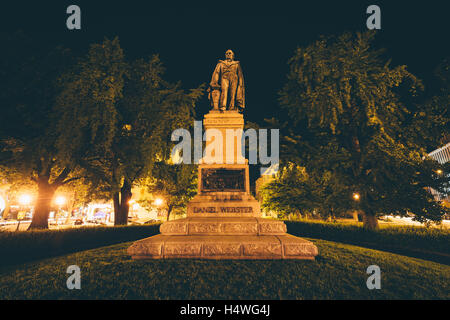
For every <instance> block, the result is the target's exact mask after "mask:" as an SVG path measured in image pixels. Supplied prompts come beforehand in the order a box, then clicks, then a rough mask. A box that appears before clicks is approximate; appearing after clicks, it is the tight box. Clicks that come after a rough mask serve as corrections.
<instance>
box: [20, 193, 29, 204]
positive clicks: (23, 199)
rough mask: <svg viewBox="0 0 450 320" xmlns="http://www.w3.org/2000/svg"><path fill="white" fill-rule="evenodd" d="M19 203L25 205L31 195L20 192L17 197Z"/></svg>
mask: <svg viewBox="0 0 450 320" xmlns="http://www.w3.org/2000/svg"><path fill="white" fill-rule="evenodd" d="M19 203H20V204H21V205H23V206H27V205H29V204H30V203H31V196H30V195H29V194H22V195H21V196H20V197H19Z"/></svg>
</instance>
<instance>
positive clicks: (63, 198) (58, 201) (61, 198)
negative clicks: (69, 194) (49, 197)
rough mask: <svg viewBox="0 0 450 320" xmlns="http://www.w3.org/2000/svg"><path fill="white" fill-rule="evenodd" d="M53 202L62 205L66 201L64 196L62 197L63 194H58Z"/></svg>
mask: <svg viewBox="0 0 450 320" xmlns="http://www.w3.org/2000/svg"><path fill="white" fill-rule="evenodd" d="M55 203H56V204H57V205H58V206H62V205H64V204H65V203H66V197H63V196H58V197H56V199H55Z"/></svg>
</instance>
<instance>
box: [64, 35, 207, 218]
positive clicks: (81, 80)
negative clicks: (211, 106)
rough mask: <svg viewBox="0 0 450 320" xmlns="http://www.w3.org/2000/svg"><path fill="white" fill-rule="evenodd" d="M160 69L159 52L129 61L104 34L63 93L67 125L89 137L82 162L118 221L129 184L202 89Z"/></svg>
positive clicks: (184, 123)
mask: <svg viewBox="0 0 450 320" xmlns="http://www.w3.org/2000/svg"><path fill="white" fill-rule="evenodd" d="M163 72H164V68H163V67H162V64H161V62H160V60H159V58H158V56H156V55H154V56H152V57H150V58H149V59H147V60H144V59H138V60H136V61H131V62H129V61H127V60H126V59H125V56H124V53H123V50H122V48H121V47H120V43H119V40H118V39H117V38H115V39H113V40H108V39H105V41H104V42H103V43H102V44H94V45H92V46H91V48H90V50H89V53H88V55H87V56H86V57H85V58H84V59H82V60H81V62H80V63H79V64H78V65H77V68H76V69H75V71H74V72H73V73H71V74H70V79H71V81H70V82H69V85H68V86H67V87H66V90H65V92H64V94H63V95H62V97H63V99H62V100H63V101H65V104H66V105H67V106H68V108H70V112H67V113H66V117H69V118H71V119H74V120H75V121H74V123H73V125H72V128H70V129H74V128H73V127H74V126H78V125H81V126H82V127H84V128H86V130H87V131H88V132H89V135H88V136H90V137H92V138H91V139H90V140H89V141H87V147H86V149H85V150H84V152H85V155H84V156H83V157H82V159H81V162H80V165H81V167H83V168H84V169H85V170H86V171H87V172H88V177H89V180H90V181H91V185H92V186H95V188H94V190H93V192H95V193H96V194H99V195H102V196H104V197H107V198H109V199H111V198H112V199H113V203H114V216H115V224H116V225H121V224H127V222H128V211H129V200H130V199H131V196H132V193H131V189H132V186H133V185H134V184H135V183H136V182H137V181H138V180H139V179H140V178H141V177H143V176H146V175H147V172H149V171H151V170H152V166H153V163H154V162H155V161H156V160H157V159H161V158H163V155H164V154H166V153H168V150H169V148H170V136H171V133H172V131H173V130H175V129H176V128H179V127H188V126H190V125H191V124H190V123H191V122H192V121H193V110H194V106H195V102H196V101H197V100H198V98H199V97H200V96H201V94H202V87H200V88H197V89H192V90H191V91H190V92H189V93H186V92H185V91H184V90H183V89H181V86H180V84H179V83H178V84H171V83H169V82H167V81H165V80H163V78H162V74H163ZM80 96H81V97H83V98H82V99H80V98H79V97H80ZM76 138H77V139H85V135H81V136H79V137H76ZM69 142H70V141H65V142H64V143H69Z"/></svg>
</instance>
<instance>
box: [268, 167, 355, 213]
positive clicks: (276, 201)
mask: <svg viewBox="0 0 450 320" xmlns="http://www.w3.org/2000/svg"><path fill="white" fill-rule="evenodd" d="M334 178H335V177H334V176H333V174H332V172H330V171H326V172H324V173H322V174H320V175H319V176H314V175H311V174H308V173H307V172H306V169H305V168H304V167H300V166H298V165H296V164H294V163H289V164H287V165H284V166H282V168H281V169H280V171H279V173H278V174H277V176H276V178H275V179H274V180H273V181H271V182H269V183H268V184H266V185H265V186H264V187H263V189H262V198H263V202H262V207H263V208H265V209H267V210H271V211H275V212H278V215H279V217H280V218H285V217H286V216H288V215H290V214H297V215H301V216H304V217H306V216H308V215H318V216H320V217H324V218H325V217H329V216H332V217H335V216H337V215H340V214H343V213H345V212H346V211H348V209H349V208H351V206H352V203H351V200H350V199H347V198H344V199H341V193H342V190H343V189H344V188H345V187H346V186H341V185H339V181H337V180H336V179H334Z"/></svg>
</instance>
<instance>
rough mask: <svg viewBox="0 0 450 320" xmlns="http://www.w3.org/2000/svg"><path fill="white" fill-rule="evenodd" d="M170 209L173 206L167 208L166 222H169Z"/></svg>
mask: <svg viewBox="0 0 450 320" xmlns="http://www.w3.org/2000/svg"><path fill="white" fill-rule="evenodd" d="M172 209H173V206H169V207H168V208H167V221H169V218H170V213H171V212H172Z"/></svg>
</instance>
